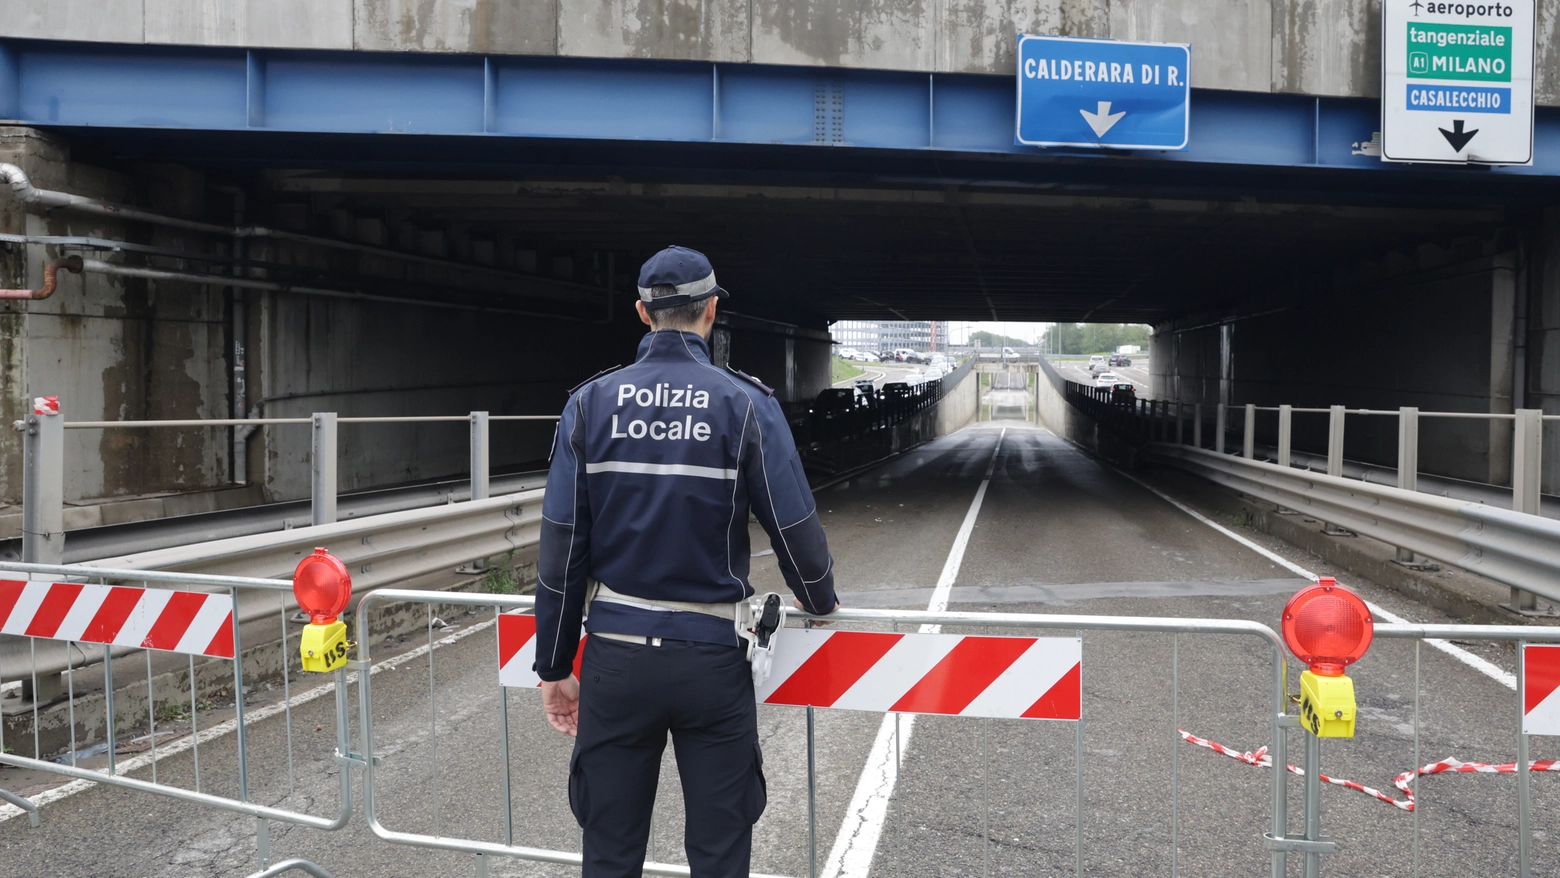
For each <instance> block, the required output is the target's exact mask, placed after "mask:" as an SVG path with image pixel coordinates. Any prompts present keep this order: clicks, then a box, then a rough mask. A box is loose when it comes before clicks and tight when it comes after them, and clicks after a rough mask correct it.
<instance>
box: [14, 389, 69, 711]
mask: <svg viewBox="0 0 1560 878" xmlns="http://www.w3.org/2000/svg"><path fill="white" fill-rule="evenodd" d="M40 404H41V405H40ZM27 411H28V412H29V414H28V415H27V417H26V419H24V420H23V421H22V422H21V423H20V424H18V426H19V427H20V428H21V430H22V561H24V562H26V563H28V564H63V563H64V561H65V416H64V415H62V414H60V412H59V406H58V399H56V398H53V397H44V398H42V399H39V400H29V401H28V403H27ZM64 691H65V683H64V680H63V679H62V676H61V675H60V674H39V673H36V672H35V673H34V674H33V675H32V676H31V677H29V678H24V679H23V680H22V698H24V699H26V700H27V701H29V702H31V703H33V704H35V705H36V704H40V703H46V702H51V701H53V700H54V699H56V698H58V697H60V695H62V694H63V693H64Z"/></svg>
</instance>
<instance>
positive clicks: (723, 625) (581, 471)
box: [535, 330, 835, 680]
mask: <svg viewBox="0 0 1560 878" xmlns="http://www.w3.org/2000/svg"><path fill="white" fill-rule="evenodd" d="M749 509H751V510H752V513H753V515H754V516H755V517H756V518H757V519H758V522H759V524H760V525H762V526H763V528H764V530H765V531H766V532H767V533H768V534H769V538H770V545H771V546H773V548H774V552H775V557H776V558H777V559H778V561H779V563H780V571H781V573H782V574H783V575H784V577H785V582H786V584H787V585H788V586H790V588H791V590H792V591H793V592H795V593H796V596H797V597H798V598H799V599H800V600H801V602H802V604H803V605H804V606H805V607H807V608H808V610H810V611H812V612H818V613H823V612H829V611H831V610H832V609H833V608H834V603H835V597H834V575H833V572H832V570H833V564H834V561H833V559H832V558H831V557H830V556H829V549H828V544H827V542H826V541H825V539H824V534H823V526H822V524H821V523H820V522H819V521H818V513H817V509H816V507H815V506H814V504H813V498H812V491H811V490H810V489H809V488H808V486H807V479H806V476H805V475H804V474H803V473H802V465H801V460H800V458H799V457H798V456H797V453H796V445H795V443H794V442H793V441H792V440H791V431H790V426H789V425H788V424H787V423H786V419H785V413H784V412H783V411H782V410H781V408H780V404H779V403H778V402H776V401H775V399H774V398H773V397H772V396H771V395H770V394H769V392H768V391H767V390H766V389H764V388H762V387H761V386H760V385H758V384H755V383H753V382H752V381H749V380H747V379H746V378H744V377H741V376H738V375H735V374H732V373H730V372H727V371H726V370H724V369H719V368H717V367H715V366H714V365H712V364H711V363H710V354H709V347H708V345H707V344H706V343H705V341H704V339H702V338H700V337H699V336H697V335H695V334H693V333H690V332H679V331H676V330H661V331H657V332H651V333H649V334H647V335H646V336H645V338H644V340H643V341H641V342H640V345H639V357H638V359H637V360H636V361H635V362H634V364H633V365H632V366H629V367H627V368H625V369H621V370H618V371H615V372H611V373H608V374H607V375H604V376H602V377H599V378H596V379H595V380H593V381H590V382H589V383H587V384H585V385H583V386H582V387H580V388H579V389H578V390H576V391H575V392H574V394H573V395H572V396H571V397H570V398H569V402H568V405H567V406H566V407H565V408H564V412H563V417H562V419H561V420H560V421H559V423H558V433H557V436H556V437H555V439H554V441H553V455H552V465H551V469H550V471H549V473H548V477H547V493H546V496H545V497H544V498H543V500H542V534H541V547H540V556H539V558H538V562H537V567H538V580H539V583H538V587H537V591H536V615H537V625H536V629H537V644H536V646H537V648H536V656H537V658H536V666H535V669H536V672H537V674H538V675H539V676H540V677H541V678H542V679H543V680H561V679H563V678H564V677H565V676H567V675H568V674H569V672H570V669H571V668H572V666H573V663H574V653H575V649H576V647H577V645H578V643H579V632H580V618H581V615H582V613H583V609H584V603H585V592H586V587H587V584H586V580H587V578H594V579H598V580H600V581H601V582H603V583H605V584H607V585H608V586H609V587H611V588H612V590H613V591H616V592H618V593H620V594H623V595H628V596H638V597H642V598H647V599H650V600H666V601H686V602H692V603H701V604H713V603H733V602H736V601H738V600H742V599H744V598H747V597H749V596H750V595H752V594H753V589H752V587H751V586H750V585H749V584H748V562H749V559H750V556H751V551H752V550H751V548H750V546H749V541H748V511H749ZM586 627H587V630H588V631H601V632H608V633H614V634H641V635H646V636H650V637H664V638H669V639H679V640H696V641H701V642H707V643H725V644H730V645H732V646H736V645H738V642H739V641H738V639H737V636H736V632H735V631H734V630H733V628H732V624H731V623H730V622H728V621H725V620H722V619H718V618H715V617H713V616H708V615H704V614H700V613H685V612H672V611H667V610H657V609H649V608H641V607H633V606H628V605H625V604H621V603H607V602H597V603H596V604H594V605H593V606H592V608H591V617H590V620H589V622H588V623H587V626H586Z"/></svg>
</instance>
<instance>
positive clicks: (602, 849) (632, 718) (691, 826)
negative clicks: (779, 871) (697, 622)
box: [569, 637, 766, 878]
mask: <svg viewBox="0 0 1560 878" xmlns="http://www.w3.org/2000/svg"><path fill="white" fill-rule="evenodd" d="M668 733H670V734H671V737H672V748H673V750H674V752H675V753H676V754H677V772H678V774H679V775H680V776H681V777H682V787H683V807H684V809H685V813H686V815H687V830H686V833H685V835H684V839H683V844H684V847H685V849H686V850H687V853H688V865H689V866H690V868H691V869H692V872H693V878H747V875H748V865H749V861H750V860H751V859H752V851H753V824H754V823H756V822H758V818H759V815H761V814H762V813H763V812H764V804H765V802H766V790H765V785H764V772H763V762H764V760H763V756H762V755H761V754H760V753H759V749H758V714H757V709H756V706H755V705H754V703H753V678H752V674H751V671H750V670H749V668H748V663H747V661H746V660H745V659H744V653H743V650H742V648H740V647H735V646H719V645H716V644H711V643H692V642H689V641H684V640H665V641H662V645H660V646H650V645H640V644H633V643H625V642H623V641H617V640H609V639H607V638H604V637H592V638H590V639H589V640H588V641H587V642H586V644H585V657H584V659H583V662H582V664H581V667H580V717H579V736H578V737H577V738H575V740H574V756H573V758H572V759H571V760H570V763H569V806H570V807H571V808H572V809H573V811H574V816H575V819H577V820H578V821H579V823H580V826H581V828H583V829H584V830H585V865H584V869H583V872H582V875H583V878H637V876H639V875H640V874H641V870H642V868H643V866H644V861H645V844H646V841H647V839H648V837H649V834H650V812H651V807H652V806H653V805H654V803H655V792H656V782H657V780H658V779H659V778H660V773H661V754H662V752H663V751H664V750H665V749H666V737H667V734H668Z"/></svg>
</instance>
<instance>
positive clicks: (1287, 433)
mask: <svg viewBox="0 0 1560 878" xmlns="http://www.w3.org/2000/svg"><path fill="white" fill-rule="evenodd" d="M1294 418H1295V411H1294V406H1288V405H1281V406H1279V407H1278V465H1279V466H1289V447H1290V443H1291V442H1293V441H1294V435H1293V433H1294Z"/></svg>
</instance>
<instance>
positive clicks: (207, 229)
mask: <svg viewBox="0 0 1560 878" xmlns="http://www.w3.org/2000/svg"><path fill="white" fill-rule="evenodd" d="M0 183H9V184H10V186H11V191H12V192H14V193H15V194H16V197H17V198H20V199H21V200H22V201H24V202H26V203H27V204H37V205H41V206H43V207H58V208H62V209H65V210H74V211H78V212H80V213H90V214H95V215H97V216H104V217H112V218H114V219H121V220H133V221H135V222H144V223H153V224H155V225H160V226H168V227H169V228H175V229H185V230H188V231H192V232H203V233H205V234H209V235H222V236H225V237H234V238H271V239H275V240H279V241H293V242H296V243H300V244H310V245H313V246H316V247H332V248H335V249H338V250H352V251H356V252H358V253H368V254H372V255H374V256H382V257H385V258H387V259H398V260H401V261H403V262H420V263H422V264H424V265H434V266H438V267H440V268H448V269H457V270H460V271H468V272H474V273H477V274H485V275H488V276H490V277H497V278H503V279H506V280H515V281H525V282H531V283H535V282H536V281H537V280H539V278H536V277H534V276H532V275H527V274H519V273H517V272H511V271H503V270H502V269H497V268H488V267H486V266H481V265H471V264H469V263H465V262H455V261H452V260H449V259H439V258H438V257H434V256H422V255H420V254H416V253H403V252H401V251H399V250H391V249H389V248H387V247H376V246H373V245H372V244H359V243H356V242H354V241H342V240H339V239H336V238H324V237H320V236H317V235H306V234H302V233H300V232H286V231H282V230H281V229H269V228H266V227H264V226H224V225H219V224H217V223H203V222H200V221H198V220H188V219H182V218H180V217H175V216H168V215H166V214H161V213H153V212H152V211H149V210H141V209H140V208H138V207H131V206H129V205H126V204H117V203H115V202H112V201H104V200H102V199H99V198H87V197H85V196H81V195H72V194H70V193H69V192H58V191H55V190H53V189H39V188H38V187H36V186H34V185H33V184H32V180H31V179H30V178H29V177H28V176H27V172H26V171H24V170H22V169H21V168H19V167H17V166H16V165H13V164H10V163H8V162H0ZM550 283H554V284H558V285H560V286H569V287H574V286H575V285H573V284H568V283H567V282H564V281H550ZM579 288H580V289H587V290H589V291H591V292H600V290H595V289H591V288H586V287H579Z"/></svg>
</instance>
